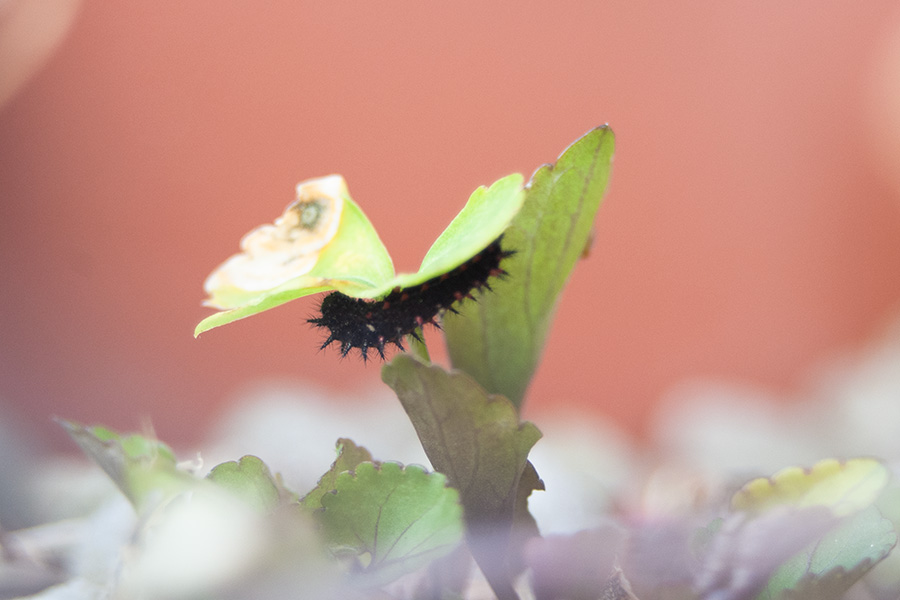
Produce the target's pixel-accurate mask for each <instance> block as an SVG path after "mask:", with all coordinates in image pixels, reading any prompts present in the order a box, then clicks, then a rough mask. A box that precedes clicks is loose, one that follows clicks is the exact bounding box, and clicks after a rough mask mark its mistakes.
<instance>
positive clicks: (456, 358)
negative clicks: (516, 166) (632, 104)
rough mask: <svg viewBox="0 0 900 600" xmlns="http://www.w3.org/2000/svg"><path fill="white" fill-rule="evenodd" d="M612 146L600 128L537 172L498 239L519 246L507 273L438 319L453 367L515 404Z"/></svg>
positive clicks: (605, 174)
mask: <svg viewBox="0 0 900 600" xmlns="http://www.w3.org/2000/svg"><path fill="white" fill-rule="evenodd" d="M614 146H615V141H614V136H613V133H612V130H610V129H609V128H607V127H605V126H604V127H599V128H597V129H594V130H593V131H590V132H589V133H587V134H586V135H584V136H583V137H582V138H580V139H579V140H577V141H576V142H575V143H574V144H572V145H571V146H570V147H569V148H568V149H567V150H566V151H565V152H563V154H562V155H561V156H560V157H559V159H558V161H557V163H556V165H555V166H554V165H544V166H543V167H541V168H539V169H538V170H537V171H536V172H535V173H534V175H533V176H532V178H531V182H530V183H529V184H528V186H526V192H525V202H524V204H523V206H522V210H521V211H520V212H519V213H518V215H517V216H516V217H515V219H514V220H513V222H512V224H511V225H510V227H509V229H508V230H507V231H506V233H505V234H504V237H503V247H504V249H507V250H514V251H516V254H515V255H514V256H512V257H510V258H508V259H506V260H504V262H503V268H504V269H505V270H506V271H507V272H508V273H509V277H507V278H506V279H505V280H504V281H499V282H497V283H496V284H494V283H492V284H491V286H492V288H493V289H494V293H492V294H483V295H482V296H481V297H480V298H479V300H478V302H477V303H466V304H464V305H462V307H461V308H460V314H459V315H445V318H444V319H443V327H444V330H445V332H446V336H447V345H448V348H449V351H450V358H451V360H452V362H453V366H454V367H456V368H459V369H462V370H463V371H465V372H467V373H469V374H470V375H472V377H474V378H475V379H476V380H477V381H478V382H479V383H480V384H481V385H482V386H483V387H484V388H485V389H486V390H488V391H489V392H492V393H499V394H503V395H504V396H506V397H507V398H509V399H510V400H511V401H512V402H513V404H515V405H516V406H520V405H521V404H522V400H523V398H524V396H525V391H526V389H527V388H528V384H529V382H530V381H531V377H532V375H533V373H534V370H535V368H536V367H537V364H538V361H539V360H540V356H541V352H542V350H543V347H544V342H545V341H546V338H547V333H548V331H549V328H550V324H551V321H552V319H553V315H554V312H555V309H556V304H557V300H558V297H559V295H560V293H561V292H562V289H563V287H564V286H565V284H566V281H567V280H568V278H569V275H570V274H571V272H572V270H573V268H574V266H575V263H576V262H577V261H578V259H579V257H581V256H582V254H583V253H584V250H585V248H586V246H587V245H588V243H589V239H590V236H591V229H592V227H593V222H594V217H595V215H596V212H597V209H598V207H599V206H600V202H601V200H602V198H603V194H604V192H605V190H606V184H607V180H608V179H609V171H610V165H611V161H612V156H613V150H614Z"/></svg>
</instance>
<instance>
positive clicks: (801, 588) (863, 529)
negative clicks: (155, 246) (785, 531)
mask: <svg viewBox="0 0 900 600" xmlns="http://www.w3.org/2000/svg"><path fill="white" fill-rule="evenodd" d="M896 543H897V533H896V531H894V527H893V525H892V524H891V522H890V521H889V520H888V519H885V518H884V517H882V516H881V513H880V512H879V511H878V509H877V508H875V507H874V506H872V507H869V508H868V509H866V510H863V511H860V512H858V513H856V514H855V515H853V516H851V517H848V518H847V519H845V520H844V521H843V522H842V523H841V524H840V525H839V526H837V527H836V528H835V529H833V530H831V531H829V532H828V533H827V534H826V535H824V536H822V538H821V539H819V540H817V541H816V542H814V543H813V544H810V545H809V546H808V547H807V548H806V550H804V551H803V552H801V553H800V554H798V555H797V556H795V557H794V558H792V559H791V560H790V561H788V562H787V563H785V564H784V565H782V566H781V568H779V569H778V571H776V573H775V574H774V575H773V576H772V578H771V579H770V580H769V584H768V585H767V586H766V589H765V590H763V591H762V592H761V593H760V594H759V596H757V598H758V600H773V599H775V598H792V599H797V600H799V599H804V600H807V599H808V600H831V599H833V600H838V599H839V598H842V597H843V596H844V593H846V592H847V590H848V589H850V586H852V585H853V584H854V583H856V581H857V580H859V578H860V577H862V576H863V575H865V573H866V572H867V571H869V569H871V568H872V567H873V566H875V564H877V563H878V562H879V561H880V560H882V559H883V558H884V557H886V556H887V555H888V553H889V552H890V551H891V549H892V548H893V547H894V545H895V544H896Z"/></svg>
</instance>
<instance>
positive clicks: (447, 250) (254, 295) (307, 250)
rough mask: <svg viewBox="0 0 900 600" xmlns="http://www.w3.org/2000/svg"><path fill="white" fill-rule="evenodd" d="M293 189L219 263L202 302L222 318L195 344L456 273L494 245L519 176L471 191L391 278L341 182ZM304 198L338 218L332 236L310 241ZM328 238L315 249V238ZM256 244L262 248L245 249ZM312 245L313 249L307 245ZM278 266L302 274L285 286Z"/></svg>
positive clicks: (517, 198) (380, 248)
mask: <svg viewBox="0 0 900 600" xmlns="http://www.w3.org/2000/svg"><path fill="white" fill-rule="evenodd" d="M323 182H324V183H323ZM307 188H310V189H312V190H313V191H312V192H310V191H309V190H308V189H307ZM297 189H298V192H297V195H298V200H297V201H295V202H294V203H292V204H291V205H289V206H288V208H287V209H286V210H285V213H284V215H282V217H281V218H280V219H279V220H278V221H276V224H275V225H264V226H262V227H259V228H257V229H256V230H254V231H253V232H251V233H249V234H248V235H247V236H245V237H244V241H242V244H241V246H242V248H244V252H243V253H241V254H238V255H235V256H234V257H232V258H231V259H229V260H228V261H226V262H225V263H223V264H222V265H221V266H220V267H219V268H218V269H216V270H215V271H213V273H212V274H211V275H210V277H209V278H208V279H207V281H206V286H205V287H206V289H207V292H208V293H209V298H208V299H207V300H206V302H205V304H207V305H209V306H214V307H216V308H224V309H227V310H225V311H224V312H219V313H216V314H214V315H211V316H209V317H207V318H205V319H204V320H203V321H201V322H200V324H199V325H197V327H196V329H195V330H194V336H195V337H196V336H198V335H200V334H201V333H203V332H204V331H208V330H210V329H212V328H214V327H218V326H220V325H225V324H226V323H231V322H232V321H236V320H238V319H243V318H245V317H249V316H251V315H255V314H257V313H260V312H262V311H265V310H269V309H270V308H275V307H276V306H280V305H282V304H284V303H286V302H290V301H291V300H295V299H297V298H300V297H303V296H308V295H310V294H315V293H317V292H323V291H327V290H338V291H340V292H343V293H344V294H347V295H348V296H353V297H356V298H379V297H381V296H384V295H385V294H387V293H388V292H389V291H391V290H392V289H394V288H396V287H401V288H404V287H410V286H414V285H418V284H420V283H423V282H425V281H427V280H429V279H432V278H434V277H437V276H439V275H441V274H443V273H445V272H447V271H450V270H452V269H454V268H456V267H457V266H459V265H460V264H462V263H464V262H465V261H467V260H469V259H470V258H471V257H473V256H475V255H476V254H478V253H479V252H481V251H482V250H484V249H485V248H486V247H487V246H488V245H489V244H490V243H491V242H493V241H494V240H496V239H497V238H498V237H500V234H502V233H503V231H504V230H505V229H506V227H507V226H508V225H509V223H510V221H511V220H512V218H513V217H514V216H515V214H516V213H517V212H518V211H519V209H520V208H521V206H522V199H523V193H522V176H521V175H519V174H513V175H509V176H507V177H504V178H503V179H500V180H499V181H497V182H495V183H494V184H493V185H492V186H491V187H490V188H485V187H480V188H478V189H477V190H475V192H473V193H472V196H471V197H470V198H469V202H468V203H467V204H466V205H465V207H463V210H462V211H461V212H460V213H459V214H458V215H457V216H456V218H455V219H454V220H453V221H452V222H451V223H450V225H449V226H448V227H447V229H446V230H445V231H444V232H443V233H442V234H441V236H440V237H439V238H438V239H437V241H435V243H434V245H433V246H432V247H431V249H430V250H429V251H428V254H426V256H425V259H424V260H423V262H422V265H421V267H420V268H419V270H418V271H417V272H416V273H407V274H400V275H396V276H395V275H394V269H393V264H392V263H391V259H390V256H389V255H388V253H387V250H386V249H385V248H384V245H383V244H382V243H381V240H380V239H379V238H378V235H377V233H376V232H375V230H374V228H373V227H372V224H371V223H370V222H369V220H368V219H367V218H366V216H365V215H364V214H363V212H362V210H361V209H360V208H359V206H357V205H356V203H355V202H353V200H352V199H351V198H350V195H349V193H348V192H347V188H346V185H345V184H344V183H343V179H339V176H331V177H328V178H323V179H319V180H311V181H309V182H306V183H302V184H299V185H298V186H297ZM323 189H324V190H325V191H324V192H323V191H322V190H323ZM310 194H311V195H312V196H314V197H316V198H317V199H318V200H319V201H321V202H322V203H323V205H325V206H328V207H329V210H333V211H334V212H336V213H339V219H340V221H339V224H338V225H337V226H336V227H333V228H332V229H333V231H332V229H327V230H323V231H315V230H314V231H313V233H309V231H308V228H307V227H305V226H304V225H303V223H304V221H303V218H302V217H298V216H297V215H298V210H297V208H296V207H297V206H298V205H300V206H303V205H305V204H304V203H308V202H309V199H308V197H309V196H310ZM304 198H306V200H304ZM326 224H327V223H326ZM327 236H330V237H328V238H327V240H326V241H325V242H324V243H322V240H320V238H323V237H327ZM260 237H262V238H263V241H264V242H265V243H263V242H258V243H248V242H247V240H257V239H258V238H260ZM311 237H312V238H314V240H315V241H316V242H317V243H309V241H308V240H309V238H311ZM298 239H299V240H300V242H298V241H297V240H298ZM301 242H302V243H301ZM284 265H305V266H304V267H303V268H299V267H298V268H297V269H296V270H293V271H292V270H289V271H287V273H288V274H291V273H294V272H296V273H297V274H296V276H293V277H291V278H289V279H287V280H285V278H286V277H287V275H285V268H284ZM301 271H302V272H301ZM242 286H243V287H242ZM246 288H252V289H246Z"/></svg>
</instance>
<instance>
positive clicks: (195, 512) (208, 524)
mask: <svg viewBox="0 0 900 600" xmlns="http://www.w3.org/2000/svg"><path fill="white" fill-rule="evenodd" d="M266 531H267V528H266V527H265V522H264V520H263V518H262V515H261V514H260V513H259V512H257V511H255V510H253V508H251V507H250V506H249V505H248V504H246V503H244V502H241V501H240V500H238V499H236V498H235V497H233V496H232V495H230V494H228V493H227V492H224V491H221V490H219V489H216V488H214V487H212V486H209V487H206V488H205V489H198V490H197V491H195V492H194V493H192V494H189V495H185V496H183V497H180V498H176V499H175V500H174V501H173V502H172V503H171V504H170V505H169V506H168V507H166V508H165V509H164V510H162V511H160V514H157V515H154V516H153V517H151V521H150V522H149V523H148V524H147V526H146V527H145V528H144V532H143V536H142V539H141V540H140V546H139V548H136V549H135V550H134V552H135V555H134V556H133V560H129V561H126V563H125V570H124V573H123V578H122V585H121V589H122V591H123V592H124V594H125V597H138V596H143V597H149V598H191V597H197V596H207V595H210V594H216V593H217V592H219V591H220V590H222V589H224V588H226V587H228V586H229V584H234V583H236V582H239V581H241V579H242V578H243V577H244V576H245V575H246V574H247V573H249V572H250V571H251V568H252V567H253V566H254V565H255V563H256V561H257V560H258V559H259V557H260V555H261V554H262V553H263V551H264V549H265V548H266V546H267V542H268V540H267V539H266Z"/></svg>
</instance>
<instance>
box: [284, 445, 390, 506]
mask: <svg viewBox="0 0 900 600" xmlns="http://www.w3.org/2000/svg"><path fill="white" fill-rule="evenodd" d="M364 462H374V461H373V460H372V455H371V454H370V453H369V451H368V450H366V449H365V448H363V447H362V446H357V445H356V444H355V443H354V442H353V440H348V439H346V438H340V439H339V440H338V441H337V458H336V459H335V461H334V462H333V463H331V468H330V469H328V471H327V472H326V473H325V474H324V475H322V477H321V478H320V479H319V483H318V485H316V487H315V488H313V489H312V491H310V492H309V493H308V494H306V496H304V497H303V499H302V500H300V504H302V505H303V506H304V507H305V508H307V509H310V510H315V509H317V508H321V507H322V496H324V495H325V494H327V493H328V492H331V491H333V490H334V489H335V482H336V481H337V477H338V475H340V474H341V473H343V472H345V471H352V470H353V469H355V468H356V466H357V465H359V464H360V463H364Z"/></svg>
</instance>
